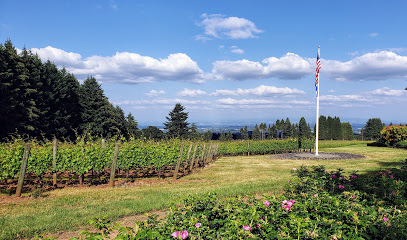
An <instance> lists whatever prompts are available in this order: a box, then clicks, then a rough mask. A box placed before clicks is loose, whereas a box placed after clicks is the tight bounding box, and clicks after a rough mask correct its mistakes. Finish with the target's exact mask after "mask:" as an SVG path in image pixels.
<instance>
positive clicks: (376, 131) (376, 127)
mask: <svg viewBox="0 0 407 240" xmlns="http://www.w3.org/2000/svg"><path fill="white" fill-rule="evenodd" d="M385 126H386V125H385V124H384V123H382V120H380V118H370V119H369V120H367V122H366V125H365V126H364V127H363V129H362V132H361V133H362V137H363V138H364V139H368V140H376V139H378V138H379V137H380V131H381V130H382V129H383V128H384V127H385Z"/></svg>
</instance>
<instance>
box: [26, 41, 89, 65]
mask: <svg viewBox="0 0 407 240" xmlns="http://www.w3.org/2000/svg"><path fill="white" fill-rule="evenodd" d="M31 51H32V52H33V53H36V54H38V56H39V57H40V58H41V60H42V61H47V60H50V61H51V62H54V63H55V64H57V65H59V66H63V67H83V66H84V65H83V61H82V56H81V55H80V54H79V53H73V52H66V51H64V50H61V49H58V48H54V47H51V46H48V47H45V48H31Z"/></svg>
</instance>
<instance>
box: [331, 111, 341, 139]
mask: <svg viewBox="0 0 407 240" xmlns="http://www.w3.org/2000/svg"><path fill="white" fill-rule="evenodd" d="M341 127H342V125H341V120H340V119H339V117H336V116H335V117H334V118H333V123H332V139H334V140H338V139H342V138H343V137H342V136H341V135H342V128H341Z"/></svg>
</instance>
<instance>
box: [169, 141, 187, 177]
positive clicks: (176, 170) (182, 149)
mask: <svg viewBox="0 0 407 240" xmlns="http://www.w3.org/2000/svg"><path fill="white" fill-rule="evenodd" d="M184 144H185V143H182V144H181V150H180V153H179V158H178V162H177V166H176V167H175V171H174V176H173V177H172V180H177V177H178V170H179V165H180V164H181V161H182V153H184Z"/></svg>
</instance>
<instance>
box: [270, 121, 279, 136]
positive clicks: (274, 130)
mask: <svg viewBox="0 0 407 240" xmlns="http://www.w3.org/2000/svg"><path fill="white" fill-rule="evenodd" d="M277 121H278V120H277ZM276 125H277V122H276V124H273V125H272V126H271V128H270V131H269V138H270V139H277V138H278V130H277V127H276Z"/></svg>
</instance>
